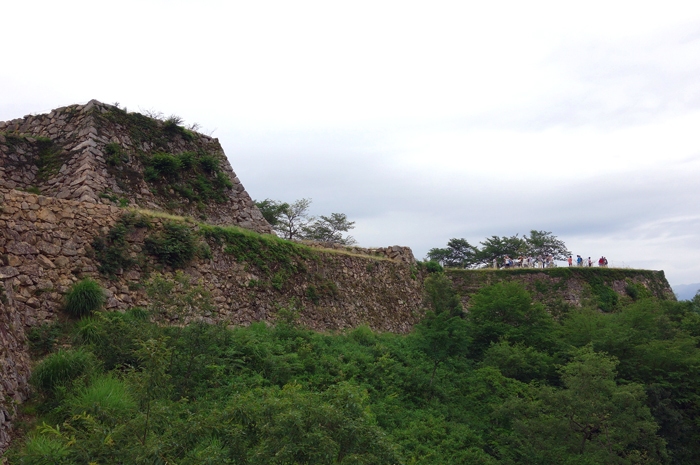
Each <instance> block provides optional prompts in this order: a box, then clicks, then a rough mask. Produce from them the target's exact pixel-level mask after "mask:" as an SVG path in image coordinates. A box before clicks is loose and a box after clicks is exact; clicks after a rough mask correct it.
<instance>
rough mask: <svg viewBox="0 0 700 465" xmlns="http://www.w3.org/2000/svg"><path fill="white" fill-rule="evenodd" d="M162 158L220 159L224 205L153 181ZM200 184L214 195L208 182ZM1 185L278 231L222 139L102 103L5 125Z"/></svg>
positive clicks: (0, 134)
mask: <svg viewBox="0 0 700 465" xmlns="http://www.w3.org/2000/svg"><path fill="white" fill-rule="evenodd" d="M162 153H167V154H173V155H179V154H183V153H193V154H206V156H207V157H210V158H212V159H214V160H216V161H217V162H218V165H219V166H218V168H217V170H220V171H221V176H223V177H224V178H225V179H227V180H228V181H227V182H226V181H222V180H221V179H220V178H218V177H217V176H213V177H212V176H210V177H212V179H211V181H212V182H214V183H216V182H218V183H219V184H221V183H223V184H222V187H221V195H218V196H217V198H216V202H213V201H209V200H210V199H205V201H202V200H201V197H202V196H201V195H199V196H198V195H197V193H196V192H192V190H191V189H189V190H188V187H187V186H183V188H182V189H180V190H179V191H176V190H174V189H173V188H172V187H170V186H168V185H167V183H165V182H162V181H160V180H157V179H153V180H151V181H152V182H149V180H148V179H147V178H148V177H147V176H145V175H144V172H145V169H146V167H145V165H144V163H146V162H147V161H148V159H149V157H151V156H153V155H154V154H162ZM215 174H217V175H218V172H217V173H215ZM194 181H196V182H198V183H199V184H198V185H201V184H202V182H203V181H204V184H203V185H202V186H201V187H202V189H204V190H206V189H210V186H209V184H208V183H207V182H208V181H209V180H208V179H206V177H204V178H202V177H200V178H199V179H195V180H194ZM0 187H4V188H9V189H21V190H25V191H30V192H35V193H41V194H43V195H46V196H51V197H56V198H59V199H68V200H77V201H79V202H83V203H108V204H109V203H113V204H129V205H134V206H136V205H138V206H141V207H143V208H150V209H157V210H163V211H167V212H170V213H175V214H187V215H190V216H194V217H200V218H203V219H205V220H206V221H207V222H209V223H213V224H227V225H238V226H241V227H244V228H247V229H252V230H255V231H258V232H263V233H269V232H272V230H271V228H270V225H269V224H268V223H267V222H266V221H265V219H264V218H263V217H262V214H261V213H260V211H259V210H258V209H257V207H256V206H255V204H254V203H253V201H252V200H251V198H250V196H249V195H248V193H247V192H246V191H245V189H244V188H243V185H242V184H241V182H240V180H239V179H238V177H237V176H236V174H235V173H234V172H233V169H232V168H231V165H230V163H229V162H228V160H227V158H226V156H225V154H224V152H223V149H222V148H221V145H220V144H219V141H218V140H217V139H215V138H212V137H209V136H206V135H204V134H199V133H197V132H194V131H191V130H188V129H186V128H183V127H181V126H178V125H177V124H176V122H175V121H167V120H166V121H161V120H158V119H154V118H149V117H147V116H144V115H141V114H139V113H127V112H126V111H125V110H122V109H120V108H118V107H116V106H112V105H105V104H103V103H100V102H98V101H96V100H91V101H90V102H88V103H87V104H86V105H71V106H68V107H64V108H57V109H55V110H53V111H51V112H50V113H49V114H45V115H36V116H31V115H30V116H25V117H24V118H20V119H16V120H12V121H6V122H0ZM173 187H175V188H177V187H178V186H177V185H175V186H173ZM198 197H200V199H199V200H198Z"/></svg>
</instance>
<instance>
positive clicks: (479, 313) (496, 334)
mask: <svg viewBox="0 0 700 465" xmlns="http://www.w3.org/2000/svg"><path fill="white" fill-rule="evenodd" d="M468 318H469V320H470V322H471V323H472V335H473V338H474V350H475V351H476V352H477V353H481V352H483V351H485V350H486V349H487V348H488V346H489V345H490V344H491V343H495V342H498V341H499V340H500V339H502V338H503V339H508V340H509V341H512V342H514V343H522V344H525V346H528V347H535V348H538V349H540V350H542V349H548V348H549V347H550V344H551V339H552V330H553V320H552V317H551V316H550V315H549V314H548V313H547V312H546V311H545V309H544V307H542V305H540V304H535V303H533V302H532V298H531V297H530V294H529V293H528V292H527V291H526V290H525V288H524V287H523V286H522V285H521V284H520V283H517V282H503V283H498V284H494V285H493V286H488V287H484V288H482V289H481V290H480V291H479V292H478V293H476V294H475V295H474V296H472V298H471V300H470V301H469V313H468Z"/></svg>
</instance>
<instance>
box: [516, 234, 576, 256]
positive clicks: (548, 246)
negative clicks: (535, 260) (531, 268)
mask: <svg viewBox="0 0 700 465" xmlns="http://www.w3.org/2000/svg"><path fill="white" fill-rule="evenodd" d="M525 243H526V245H527V253H528V254H529V255H532V256H534V257H538V256H543V257H546V256H548V255H551V256H552V257H554V259H555V260H566V259H567V257H569V255H571V252H570V251H569V249H567V248H566V244H564V241H562V240H559V239H557V236H554V235H552V233H551V232H549V231H536V230H534V229H533V230H531V231H530V235H529V236H525Z"/></svg>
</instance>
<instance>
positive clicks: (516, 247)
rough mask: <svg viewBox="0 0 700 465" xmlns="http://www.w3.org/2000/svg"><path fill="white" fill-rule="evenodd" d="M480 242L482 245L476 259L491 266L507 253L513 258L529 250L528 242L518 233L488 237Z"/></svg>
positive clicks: (477, 261)
mask: <svg viewBox="0 0 700 465" xmlns="http://www.w3.org/2000/svg"><path fill="white" fill-rule="evenodd" d="M480 244H481V246H482V247H481V248H480V249H479V250H478V252H477V253H476V257H475V261H476V263H479V264H482V265H486V266H491V264H492V263H493V261H494V260H500V259H501V258H502V257H503V256H505V255H508V256H510V257H511V258H513V257H517V256H518V255H520V254H524V253H525V252H526V251H527V242H526V241H525V239H523V238H520V237H518V235H517V234H516V235H515V236H510V237H508V236H503V237H499V236H491V237H487V238H486V239H484V240H483V241H482V242H480Z"/></svg>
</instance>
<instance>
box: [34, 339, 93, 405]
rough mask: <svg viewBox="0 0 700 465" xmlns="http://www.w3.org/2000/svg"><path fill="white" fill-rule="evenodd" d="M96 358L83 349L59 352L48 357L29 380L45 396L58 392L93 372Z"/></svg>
mask: <svg viewBox="0 0 700 465" xmlns="http://www.w3.org/2000/svg"><path fill="white" fill-rule="evenodd" d="M95 364H96V361H95V356H94V355H93V354H92V353H90V352H86V351H84V350H82V349H78V350H75V351H67V350H62V349H61V350H59V351H58V352H56V353H54V354H51V355H49V356H48V357H46V358H45V359H44V360H43V361H42V362H41V363H40V364H39V365H37V367H36V368H35V369H34V372H33V373H32V376H31V378H30V380H29V382H30V383H31V385H32V386H34V387H35V388H36V389H38V390H39V391H41V392H43V393H44V394H52V393H55V392H56V390H57V389H58V388H59V387H61V386H65V385H67V384H68V383H70V382H72V381H73V380H75V379H77V378H79V377H81V376H84V375H89V374H90V373H91V372H93V370H94V367H95Z"/></svg>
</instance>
